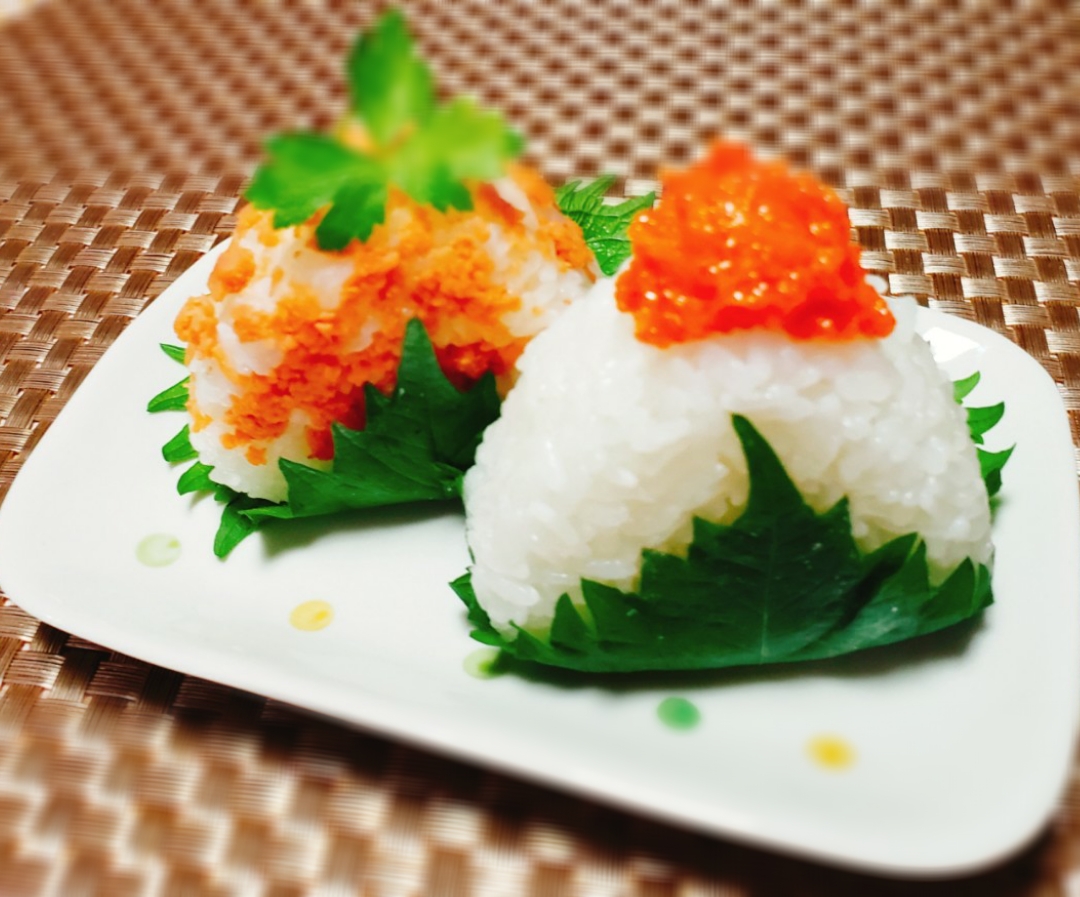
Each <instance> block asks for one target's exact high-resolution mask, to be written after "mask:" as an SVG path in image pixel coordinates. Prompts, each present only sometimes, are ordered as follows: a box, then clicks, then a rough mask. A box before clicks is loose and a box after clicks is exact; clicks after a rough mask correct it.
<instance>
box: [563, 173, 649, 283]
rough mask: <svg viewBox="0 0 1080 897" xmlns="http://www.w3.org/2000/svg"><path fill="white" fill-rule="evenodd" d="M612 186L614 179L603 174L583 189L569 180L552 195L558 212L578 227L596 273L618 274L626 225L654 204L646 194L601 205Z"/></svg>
mask: <svg viewBox="0 0 1080 897" xmlns="http://www.w3.org/2000/svg"><path fill="white" fill-rule="evenodd" d="M613 183H615V178H614V176H612V175H607V176H605V177H601V178H597V179H596V180H595V181H593V182H592V183H591V184H589V185H587V186H585V187H581V186H580V184H581V182H580V181H572V182H571V183H569V184H565V185H563V186H562V187H561V188H559V190H557V191H556V192H555V200H556V202H557V203H558V205H559V209H560V210H561V211H562V213H563V214H564V215H566V216H567V217H568V218H570V219H572V220H573V221H575V222H576V223H577V225H578V226H579V227H580V228H581V232H582V233H583V234H584V235H585V242H586V243H587V244H588V246H589V248H590V249H591V250H592V252H593V255H594V256H596V263H597V264H598V265H599V266H600V270H601V271H603V272H604V273H605V274H608V275H611V274H614V273H615V272H616V271H618V270H619V267H620V266H621V265H622V263H623V262H625V261H626V260H627V259H628V258H629V257H630V238H629V237H628V236H627V229H628V228H629V227H630V222H632V221H633V220H634V217H635V216H636V215H637V214H638V213H639V212H643V211H644V210H645V209H650V208H652V205H653V203H654V202H655V201H656V194H655V193H649V194H647V195H645V196H638V197H632V198H630V199H627V200H624V201H623V202H621V203H618V204H615V205H611V204H608V203H605V202H604V194H605V193H606V192H607V190H608V189H609V188H610V187H611V185H612V184H613Z"/></svg>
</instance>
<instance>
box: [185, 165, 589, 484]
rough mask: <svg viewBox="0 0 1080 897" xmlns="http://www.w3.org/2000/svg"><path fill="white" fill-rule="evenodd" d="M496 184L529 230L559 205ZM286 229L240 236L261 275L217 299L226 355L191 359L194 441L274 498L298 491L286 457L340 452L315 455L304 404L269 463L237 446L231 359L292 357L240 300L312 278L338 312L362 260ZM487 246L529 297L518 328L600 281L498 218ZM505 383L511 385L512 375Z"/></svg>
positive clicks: (353, 343)
mask: <svg viewBox="0 0 1080 897" xmlns="http://www.w3.org/2000/svg"><path fill="white" fill-rule="evenodd" d="M492 186H494V187H495V189H496V190H497V191H498V192H499V194H500V196H501V197H502V198H503V199H504V200H505V201H506V202H508V203H509V204H510V205H513V206H515V207H517V208H519V209H521V211H522V212H524V223H525V226H526V228H527V229H529V230H535V228H536V227H537V225H538V216H539V215H546V214H551V210H547V209H539V210H538V209H534V208H533V207H532V205H531V204H530V202H529V199H528V198H527V197H526V196H525V194H524V192H523V191H522V190H521V188H520V187H518V186H517V184H516V183H515V182H514V181H513V180H512V179H511V178H509V177H506V178H502V179H500V180H499V181H496V182H494V183H493V185H492ZM408 214H409V213H408V212H407V211H405V210H403V209H398V210H396V211H395V212H394V213H393V214H392V215H391V216H390V217H389V218H388V220H387V222H386V226H387V227H388V228H389V229H390V230H391V232H392V231H393V229H394V228H395V227H396V226H397V227H401V226H404V224H405V223H406V222H404V221H398V220H395V217H394V216H395V215H397V216H408ZM276 236H277V241H276V243H275V245H272V246H268V245H266V244H264V243H263V242H261V241H260V239H259V233H258V230H257V229H256V228H252V229H250V230H248V231H246V232H243V233H239V234H238V235H237V236H236V237H235V239H237V240H239V241H240V244H241V245H242V246H243V247H244V248H246V249H248V250H249V251H250V252H251V253H252V255H253V256H254V259H255V266H256V273H255V276H254V277H253V278H252V279H251V281H250V282H249V283H248V284H247V285H246V286H245V287H244V288H243V289H242V290H240V291H238V292H236V293H233V294H231V295H229V296H227V297H226V298H225V299H224V300H223V301H222V302H220V303H218V304H217V305H216V313H217V317H218V329H217V338H218V348H219V351H220V357H215V358H196V359H192V360H191V361H190V363H189V371H190V374H191V381H190V385H189V392H190V395H191V397H192V399H193V403H194V406H195V407H196V408H198V410H199V411H200V412H201V413H202V414H203V415H206V416H208V417H209V418H210V419H211V423H210V424H209V425H207V426H205V427H204V428H203V429H201V430H198V431H196V430H195V428H194V427H193V428H192V432H191V445H192V447H193V448H194V449H195V450H196V451H197V452H198V453H199V460H200V461H201V462H202V463H204V464H208V465H210V466H212V467H213V472H212V473H211V474H210V477H211V479H213V480H214V481H215V482H217V483H221V484H223V485H225V486H228V487H230V488H231V489H234V490H236V491H237V492H242V493H245V494H247V495H250V496H252V497H254V498H263V499H269V500H270V501H282V500H284V499H285V498H286V495H287V492H288V489H287V484H286V482H285V478H284V476H283V475H282V473H281V470H280V469H279V467H278V461H279V460H280V459H281V458H287V459H289V460H291V461H295V462H297V463H301V464H306V465H307V466H309V467H313V468H321V469H326V468H328V467H329V466H330V463H331V462H329V461H320V460H318V459H316V458H312V457H311V456H310V454H309V446H308V442H307V438H306V435H305V433H306V430H307V428H308V426H309V425H310V423H311V420H310V418H309V417H308V415H307V413H306V412H305V411H304V409H303V408H300V407H298V408H296V409H295V410H294V411H293V412H292V414H291V417H290V419H289V425H288V427H287V428H286V430H285V432H284V433H282V434H281V435H280V436H279V437H277V438H276V439H274V440H272V441H268V442H264V443H261V444H260V446H261V447H262V448H264V449H265V450H266V463H265V464H252V463H250V462H249V461H248V459H247V458H246V457H245V453H246V451H247V448H248V445H249V444H243V445H239V446H234V447H231V448H230V447H226V445H225V444H223V442H222V439H223V437H226V436H227V434H228V433H229V432H230V427H229V426H228V425H227V424H226V423H225V415H226V412H227V411H228V409H229V407H230V406H231V405H232V402H233V400H234V398H236V396H237V395H238V394H239V393H240V390H241V388H242V387H241V386H240V385H238V384H237V383H236V382H235V380H234V379H232V378H230V377H229V375H228V373H227V368H229V367H231V368H232V369H233V370H234V371H235V372H236V373H237V374H239V375H241V376H243V375H246V374H252V373H254V374H263V375H265V374H269V373H271V372H272V371H273V369H274V368H275V367H276V366H277V365H278V364H280V363H281V361H282V358H283V353H282V350H281V348H280V347H279V346H278V345H277V344H276V343H275V342H273V341H271V340H255V341H249V342H242V341H241V340H240V339H239V338H238V337H237V334H236V332H235V330H234V328H233V312H234V309H237V308H240V307H245V308H247V309H255V310H258V311H265V312H267V313H271V312H273V311H274V309H275V308H276V307H277V305H278V303H279V302H281V301H283V300H285V299H288V298H289V297H290V296H292V295H294V294H295V293H296V292H297V290H298V289H304V288H308V289H310V290H311V291H312V292H313V293H314V294H315V295H316V296H317V297H318V298H319V302H320V306H321V311H322V312H324V313H327V314H330V315H332V313H333V312H334V310H335V309H337V308H338V307H339V306H340V305H341V301H342V297H343V290H344V287H345V284H346V281H347V280H348V279H349V277H350V276H351V275H352V274H353V270H354V268H353V263H352V262H351V260H350V259H349V258H348V257H347V256H337V255H335V254H333V253H327V252H322V251H320V250H318V249H317V248H316V247H315V246H314V245H313V242H312V240H311V229H310V227H307V226H305V225H302V226H298V227H289V228H283V229H281V230H279V231H277V232H276ZM485 248H486V250H487V252H488V253H489V255H490V256H491V258H492V261H493V263H494V266H495V270H494V272H493V277H492V279H493V280H494V281H495V282H496V283H498V284H501V285H503V286H505V287H506V289H507V290H508V292H509V293H510V294H511V295H515V296H518V297H520V299H521V305H520V307H519V308H517V309H515V310H512V311H510V312H508V313H507V314H506V315H505V316H504V318H503V324H504V326H505V327H506V329H507V331H508V332H509V334H510V336H511V337H523V338H531V337H533V336H535V335H536V334H537V333H539V332H540V331H541V330H543V329H544V328H545V327H547V326H548V325H549V324H550V323H551V322H552V321H554V320H555V318H556V317H558V315H560V314H561V313H562V312H563V311H565V310H566V308H568V307H569V305H570V304H571V303H572V302H573V301H575V300H577V299H579V298H581V297H582V296H583V295H584V294H585V293H586V292H587V291H588V289H589V288H590V287H591V286H592V284H593V279H594V276H595V274H594V272H586V271H584V270H578V269H573V268H570V269H566V270H562V269H561V268H560V266H559V265H558V264H557V263H556V262H555V261H553V260H552V259H550V258H548V257H547V256H545V254H544V253H543V252H541V251H540V250H539V249H533V250H531V251H529V252H528V253H527V254H525V255H522V254H520V253H515V252H514V251H513V246H512V244H511V241H510V240H509V239H508V237H507V236H506V234H505V232H504V231H503V230H502V228H501V227H500V226H499V225H497V224H494V223H489V236H488V240H487V243H486V244H485ZM379 327H380V323H379V322H378V321H367V322H365V323H364V325H363V326H362V327H361V328H360V329H359V330H358V332H357V333H355V334H351V335H350V336H351V339H350V338H346V340H345V341H344V347H345V352H347V353H355V352H363V351H364V349H365V348H366V347H367V346H368V345H369V344H370V343H371V341H372V337H373V335H374V334H375V333H376V332H378V329H379ZM222 359H223V360H224V362H225V363H224V364H223V363H222ZM501 385H502V386H503V387H505V388H508V387H509V382H507V383H505V384H501Z"/></svg>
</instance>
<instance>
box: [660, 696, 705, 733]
mask: <svg viewBox="0 0 1080 897" xmlns="http://www.w3.org/2000/svg"><path fill="white" fill-rule="evenodd" d="M656 715H657V716H658V717H660V722H662V723H663V724H664V725H665V726H667V727H668V728H669V729H678V730H680V731H685V730H687V729H693V728H694V727H695V726H696V725H697V724H698V723H700V722H701V711H700V710H698V709H697V707H695V706H694V705H693V704H692V703H691V702H690V701H688V700H686V698H664V700H662V701H661V702H660V706H659V707H657V708H656Z"/></svg>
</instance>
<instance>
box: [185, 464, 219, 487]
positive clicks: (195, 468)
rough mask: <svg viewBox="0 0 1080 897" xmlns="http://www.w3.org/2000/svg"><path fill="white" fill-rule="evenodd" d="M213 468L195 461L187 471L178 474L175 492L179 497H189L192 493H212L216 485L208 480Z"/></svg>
mask: <svg viewBox="0 0 1080 897" xmlns="http://www.w3.org/2000/svg"><path fill="white" fill-rule="evenodd" d="M213 469H214V468H213V467H211V466H210V465H209V464H203V463H202V461H196V462H195V463H194V464H192V465H191V467H189V468H188V469H187V470H185V471H184V472H183V473H182V474H180V479H179V480H178V481H177V483H176V491H177V492H179V493H180V494H181V495H189V494H190V493H192V492H213V491H214V489H216V488H217V486H218V484H217V483H215V482H214V481H213V480H212V479H210V473H211V471H213Z"/></svg>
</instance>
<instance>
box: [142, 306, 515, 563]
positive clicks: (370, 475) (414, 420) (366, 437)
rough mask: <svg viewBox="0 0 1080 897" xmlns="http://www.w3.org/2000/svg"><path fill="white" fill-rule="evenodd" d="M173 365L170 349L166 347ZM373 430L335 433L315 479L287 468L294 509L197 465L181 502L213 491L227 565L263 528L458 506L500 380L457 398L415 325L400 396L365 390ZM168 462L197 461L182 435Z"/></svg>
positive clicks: (220, 551) (289, 464)
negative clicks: (365, 512)
mask: <svg viewBox="0 0 1080 897" xmlns="http://www.w3.org/2000/svg"><path fill="white" fill-rule="evenodd" d="M162 348H163V349H165V351H166V354H169V357H171V358H174V357H176V356H175V353H173V352H170V349H171V348H174V347H164V346H163V347H162ZM364 398H365V402H366V406H365V408H366V414H367V421H366V425H365V427H364V429H363V430H350V429H348V428H347V427H343V426H340V425H338V424H335V425H334V427H333V438H334V460H333V464H332V466H331V467H330V469H329V470H315V469H313V468H311V467H307V466H305V465H303V464H297V463H295V462H293V461H288V460H285V459H282V460H281V461H280V462H279V466H280V468H281V471H282V473H283V474H284V476H285V480H286V482H287V484H288V500H287V501H284V502H280V503H275V502H270V501H266V500H264V499H258V498H251V497H250V496H247V495H242V494H239V493H237V492H235V491H233V490H232V489H229V488H228V487H226V486H222V485H220V484H218V483H215V482H213V480H212V478H211V474H212V472H213V468H212V467H210V466H209V465H207V464H203V463H202V462H198V461H197V462H196V463H195V464H194V465H193V466H191V467H190V468H188V469H187V470H186V471H184V473H183V474H181V476H180V481H179V483H178V485H177V491H179V492H180V494H181V495H184V494H187V493H191V492H200V491H205V490H210V491H213V493H214V497H215V498H216V499H217V500H218V501H219V502H221V503H222V504H224V505H225V509H224V510H223V512H222V520H221V526H220V527H219V529H218V533H217V536H216V538H215V540H214V553H215V554H217V555H218V557H225V556H226V555H227V554H228V553H229V552H230V551H231V550H232V549H233V548H234V547H236V545H237V544H239V542H240V541H242V540H243V539H244V538H245V537H247V536H248V535H250V534H251V533H252V532H254V531H255V530H256V529H257V528H258V527H259V526H260V525H261V523H262V522H263V521H264V520H267V519H293V518H298V517H315V516H320V515H323V514H333V513H336V512H338V511H348V510H357V509H363V508H375V507H382V506H386V505H397V504H406V503H415V502H427V501H443V500H457V499H459V498H460V495H461V480H462V477H463V476H464V474H465V471H466V470H468V468H469V467H471V466H472V463H473V457H474V455H475V454H476V447H477V446H478V445H479V444H480V437H481V435H482V434H483V432H484V430H485V429H486V428H487V426H488V425H489V424H490V423H491V422H492V421H494V420H495V418H496V417H498V416H499V395H498V392H497V391H496V389H495V378H494V377H493V376H492V375H491V374H485V375H484V376H483V377H482V378H480V380H479V381H477V383H476V384H475V385H474V386H473V387H472V388H471V389H469V390H467V391H465V392H462V391H459V390H458V389H457V388H456V387H454V385H453V384H451V383H450V381H449V380H447V379H446V375H445V374H444V373H443V372H442V369H441V368H440V367H439V362H438V360H437V359H436V357H435V350H434V348H433V347H432V345H431V340H430V339H429V338H428V335H427V332H426V331H425V330H424V325H423V324H422V323H420V321H418V320H412V321H410V322H409V324H408V326H407V327H406V330H405V339H404V342H403V344H402V355H401V362H400V364H399V366H398V375H397V383H396V385H395V387H394V391H393V392H392V393H391V394H390V395H388V396H386V395H383V394H382V393H381V392H379V391H378V390H377V389H375V388H374V387H373V386H371V385H370V384H369V385H368V386H367V387H365V390H364ZM163 454H164V455H165V458H166V460H169V461H185V460H190V459H193V458H195V457H196V452H195V451H194V449H192V447H191V442H190V440H189V438H188V427H187V426H185V427H184V428H183V429H182V430H181V431H180V432H179V433H178V434H177V435H176V436H174V437H173V438H172V439H171V440H169V442H168V444H167V445H166V447H165V449H163Z"/></svg>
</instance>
